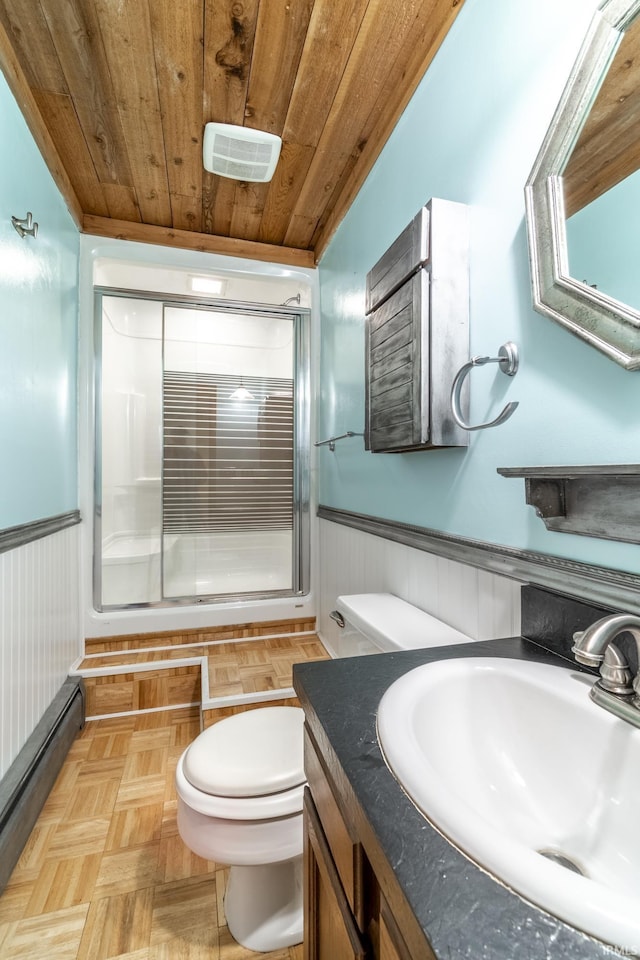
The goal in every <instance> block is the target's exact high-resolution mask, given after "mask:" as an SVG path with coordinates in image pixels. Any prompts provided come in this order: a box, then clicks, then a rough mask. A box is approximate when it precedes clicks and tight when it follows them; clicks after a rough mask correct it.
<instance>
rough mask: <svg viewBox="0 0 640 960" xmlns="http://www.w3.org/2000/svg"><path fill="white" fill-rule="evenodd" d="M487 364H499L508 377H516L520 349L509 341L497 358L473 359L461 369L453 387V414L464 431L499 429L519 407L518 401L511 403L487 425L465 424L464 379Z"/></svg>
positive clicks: (502, 347) (504, 344)
mask: <svg viewBox="0 0 640 960" xmlns="http://www.w3.org/2000/svg"><path fill="white" fill-rule="evenodd" d="M485 363H497V364H499V366H500V370H501V371H502V373H505V374H506V375H507V376H508V377H515V375H516V373H517V372H518V364H519V356H518V348H517V346H516V345H515V343H512V342H511V341H510V340H508V341H507V343H503V344H502V346H501V347H500V349H499V350H498V356H497V357H472V358H471V360H468V361H467V363H465V364H463V365H462V366H461V367H460V369H459V370H458V372H457V373H456V375H455V377H454V380H453V384H452V386H451V412H452V414H453V419H454V420H455V422H456V423H457V424H458V426H459V427H462V429H463V430H486V429H487V428H488V427H497V426H498V424H499V423H504V422H505V420H508V419H509V417H510V416H511V414H512V413H513V412H514V410H515V409H516V407H517V406H518V402H517V401H511V402H510V403H508V404H507V405H506V407H505V408H504V410H503V411H502V412H501V413H499V414H498V416H497V417H496V418H495V419H494V420H488V421H487V422H486V423H478V424H476V426H472V425H471V424H469V423H466V422H465V420H464V418H463V416H462V412H461V409H460V392H461V390H462V385H463V383H464V379H465V377H466V376H467V374H468V373H469V371H470V370H472V369H473V368H474V367H482V366H484V364H485Z"/></svg>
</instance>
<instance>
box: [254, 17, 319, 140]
mask: <svg viewBox="0 0 640 960" xmlns="http://www.w3.org/2000/svg"><path fill="white" fill-rule="evenodd" d="M312 8H313V0H264V2H262V3H261V4H260V9H259V11H258V25H257V29H256V39H255V42H254V45H253V55H252V57H251V71H250V74H249V89H248V96H247V105H246V108H245V126H247V127H252V128H253V129H256V130H266V131H267V133H275V134H277V136H282V130H283V127H284V121H285V118H286V116H287V109H288V106H289V99H290V97H291V91H292V90H293V87H294V84H295V79H296V73H297V70H298V64H299V62H300V57H301V56H302V49H303V47H304V41H305V37H306V34H307V29H308V26H309V19H310V17H311V10H312Z"/></svg>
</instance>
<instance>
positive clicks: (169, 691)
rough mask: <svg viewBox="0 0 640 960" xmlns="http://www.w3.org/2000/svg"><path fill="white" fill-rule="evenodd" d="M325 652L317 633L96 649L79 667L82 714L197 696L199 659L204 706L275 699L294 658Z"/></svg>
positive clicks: (286, 681)
mask: <svg viewBox="0 0 640 960" xmlns="http://www.w3.org/2000/svg"><path fill="white" fill-rule="evenodd" d="M328 656H329V654H328V653H327V651H326V650H325V648H324V647H323V645H322V643H321V642H320V640H319V639H318V637H317V635H316V634H315V633H308V634H299V635H297V636H296V635H291V636H273V637H263V638H260V639H240V640H236V641H232V642H225V641H218V642H216V643H215V644H211V645H209V646H201V645H197V644H196V645H192V646H186V647H185V646H181V647H176V646H167V647H164V648H162V649H161V650H148V649H147V650H145V649H144V648H142V649H140V650H137V651H132V650H129V651H123V652H117V653H115V654H109V655H107V654H104V653H101V654H98V655H93V656H91V657H85V659H84V660H83V661H82V663H81V664H80V667H79V672H80V673H82V674H83V675H85V686H86V694H87V716H89V717H91V716H104V715H105V714H109V713H118V712H125V711H130V710H139V709H147V708H151V709H153V708H157V707H161V706H165V705H169V704H173V705H176V706H177V705H184V704H188V703H195V702H197V701H199V700H200V696H201V692H200V691H201V687H200V665H199V664H200V663H201V662H203V663H204V660H205V658H206V665H207V667H208V678H209V698H210V700H211V701H212V705H211V707H210V709H215V705H214V704H213V701H216V700H218V699H219V698H224V697H241V698H245V697H246V698H250V697H251V695H253V694H270V693H272V692H273V694H274V698H275V697H276V696H277V693H278V691H283V690H287V689H288V688H290V687H291V685H292V670H293V664H294V663H300V662H302V661H305V660H323V659H326V658H328ZM180 658H190V659H192V660H193V665H192V666H181V667H176V668H175V669H172V668H171V666H170V664H171V661H175V660H177V659H180ZM159 661H162V664H160V662H159ZM147 663H148V664H149V667H150V669H149V670H144V671H143V672H137V673H126V672H122V673H120V672H113V673H109V674H108V675H105V676H97V677H96V676H87V675H86V672H87V671H90V670H95V669H96V668H103V669H110V670H114V671H120V670H122V671H124V670H126V667H127V666H130V665H135V666H136V667H137V668H138V670H139V669H140V667H141V665H142V664H147ZM154 664H156V667H155V669H154ZM205 709H207V708H206V707H205Z"/></svg>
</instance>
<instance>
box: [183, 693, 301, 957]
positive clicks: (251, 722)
mask: <svg viewBox="0 0 640 960" xmlns="http://www.w3.org/2000/svg"><path fill="white" fill-rule="evenodd" d="M303 720H304V714H303V711H302V710H301V709H300V708H299V707H261V708H257V709H254V710H247V711H246V712H244V713H239V714H237V715H235V716H232V717H227V718H226V719H224V720H220V721H219V722H218V723H216V724H214V725H213V726H212V727H209V728H208V729H207V730H205V731H204V732H203V733H201V734H200V735H199V736H198V737H197V738H196V739H195V740H194V742H193V743H192V744H191V746H190V747H188V748H187V749H186V750H185V752H184V753H183V754H182V756H181V757H180V760H179V761H178V767H177V770H176V787H177V792H178V831H179V833H180V836H181V837H182V839H183V841H184V843H185V844H186V845H187V846H188V847H189V848H190V849H191V850H193V852H194V853H196V854H198V856H200V857H204V858H205V859H206V860H214V861H216V862H217V863H220V864H227V865H229V866H230V867H231V870H230V873H229V880H228V883H227V890H226V894H225V900H224V908H225V914H226V919H227V924H228V927H229V930H230V932H231V935H232V936H233V937H234V939H235V940H237V941H238V943H240V944H242V946H244V947H247V949H249V950H258V951H269V950H279V949H283V948H285V947H289V946H293V944H296V943H300V942H301V941H302V798H303V792H304V786H305V776H304V766H303V747H302V730H303Z"/></svg>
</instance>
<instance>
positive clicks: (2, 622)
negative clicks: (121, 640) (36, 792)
mask: <svg viewBox="0 0 640 960" xmlns="http://www.w3.org/2000/svg"><path fill="white" fill-rule="evenodd" d="M79 531H80V524H75V525H74V526H71V527H67V528H66V529H64V530H60V531H59V532H58V533H54V534H52V535H51V536H48V537H42V538H41V539H39V540H34V541H32V542H31V543H28V544H26V545H25V546H21V547H17V548H16V549H15V550H8V551H6V552H5V553H1V554H0V779H1V778H2V777H3V776H4V774H5V773H6V771H7V770H8V768H9V767H10V765H11V763H12V762H13V760H14V759H15V757H16V756H17V755H18V753H19V752H20V749H21V747H22V746H23V744H24V743H25V741H26V740H27V738H28V737H29V735H30V734H31V733H32V731H33V730H34V728H35V726H36V724H37V723H38V721H39V720H40V718H41V717H42V715H43V713H44V712H45V710H46V709H47V707H48V706H49V704H50V703H51V701H52V700H53V697H54V696H55V694H56V693H57V692H58V690H59V689H60V687H61V685H62V683H63V681H64V680H65V678H66V677H67V675H68V673H69V668H70V667H71V664H72V663H74V661H76V660H77V658H78V654H79V652H80V643H81V634H80V594H79V579H80V577H79V566H78V556H79V539H80V537H79Z"/></svg>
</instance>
